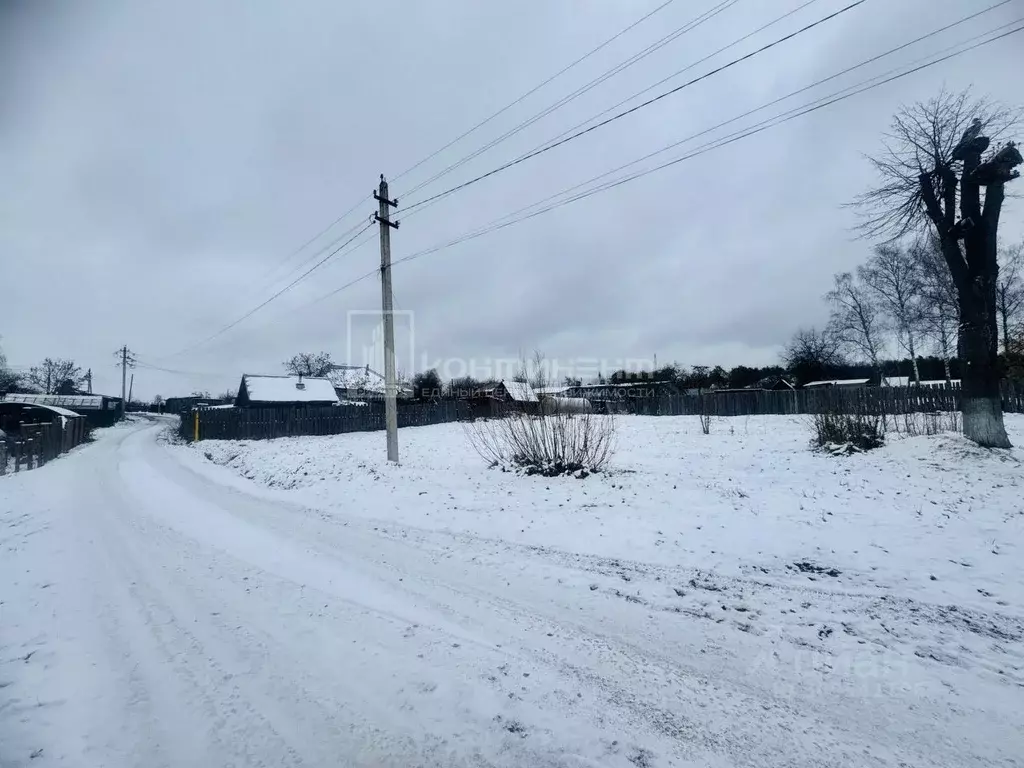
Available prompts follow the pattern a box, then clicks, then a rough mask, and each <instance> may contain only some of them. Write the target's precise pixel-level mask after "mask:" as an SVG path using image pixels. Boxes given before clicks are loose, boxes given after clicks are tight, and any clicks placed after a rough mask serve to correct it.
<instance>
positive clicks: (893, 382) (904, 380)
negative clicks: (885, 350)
mask: <svg viewBox="0 0 1024 768" xmlns="http://www.w3.org/2000/svg"><path fill="white" fill-rule="evenodd" d="M909 384H910V377H909V376H886V377H885V378H883V379H882V386H883V387H906V386H908V385H909Z"/></svg>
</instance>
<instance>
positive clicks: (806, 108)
mask: <svg viewBox="0 0 1024 768" xmlns="http://www.w3.org/2000/svg"><path fill="white" fill-rule="evenodd" d="M1002 4H1003V3H999V4H998V5H1002ZM998 5H997V6H993V7H998ZM989 10H990V9H989ZM984 12H985V11H982V12H981V13H984ZM977 15H979V14H973V15H971V16H968V17H965V18H963V19H961V20H959V21H958V22H954V23H951V24H949V25H946V26H945V27H942V28H939V29H936V30H934V31H932V32H930V33H928V34H926V35H923V36H921V37H919V38H915V40H912V41H910V42H908V43H904V44H902V45H900V46H897V47H896V48H893V49H891V50H889V51H887V52H885V53H882V54H878V55H876V56H873V57H871V58H870V59H867V60H865V61H864V62H861V63H859V64H856V65H854V66H851V67H848V68H846V69H844V70H842V71H841V72H838V73H836V74H834V75H831V76H829V77H826V78H823V79H822V80H819V81H816V82H815V83H812V84H811V85H808V86H805V87H803V88H800V89H798V90H796V91H793V92H792V93H790V94H787V95H786V96H783V97H780V98H778V99H775V100H774V101H772V102H768V103H767V104H764V105H762V106H760V107H757V108H756V109H753V110H749V111H748V112H745V113H743V114H742V115H740V116H738V117H735V118H732V119H730V120H727V121H725V122H723V123H720V124H718V125H717V126H714V127H712V128H709V129H706V130H705V131H702V132H700V133H698V134H693V135H692V136H689V137H687V138H686V139H682V140H680V141H677V142H674V143H673V144H670V145H668V146H666V147H663V148H662V149H660V150H657V151H656V152H654V153H650V154H649V155H646V156H644V157H642V158H640V159H639V160H636V161H633V162H632V163H629V164H627V165H625V166H620V167H619V168H616V169H613V170H611V171H608V172H606V173H604V174H601V175H599V176H596V177H594V178H592V179H589V180H587V181H584V182H581V183H580V184H577V185H575V186H574V187H570V188H568V189H566V190H563V191H562V192H559V193H557V194H556V195H554V196H549V197H548V198H545V199H544V200H541V201H538V202H535V203H532V204H530V205H528V206H525V207H524V208H521V209H519V211H526V210H529V209H530V208H534V207H536V206H537V205H541V204H542V203H544V202H545V201H546V200H550V199H551V198H552V197H559V196H562V195H564V194H565V193H566V192H570V191H572V190H574V189H577V188H579V187H582V186H585V185H587V184H590V183H592V182H593V181H595V180H598V179H600V178H602V177H604V176H608V175H610V174H612V173H615V172H617V171H618V170H622V169H624V168H625V167H628V166H629V165H635V164H636V163H637V162H642V161H643V160H645V159H649V158H650V157H651V156H653V155H656V154H659V153H661V152H664V151H666V150H667V149H671V148H673V147H675V146H678V145H679V144H681V143H684V142H686V141H689V140H692V139H693V138H695V137H697V136H700V135H703V134H706V133H708V132H710V131H713V130H716V129H717V128H719V127H722V126H723V125H726V124H729V123H731V122H735V121H736V120H739V119H742V117H745V116H748V115H750V114H753V113H754V112H757V111H760V110H762V109H765V108H767V107H768V106H771V105H773V104H775V103H778V102H779V101H782V100H784V99H787V98H790V97H791V96H793V95H796V94H798V93H801V92H803V91H806V90H808V89H809V88H813V87H815V86H816V85H820V84H822V83H824V82H828V81H830V80H833V79H835V78H837V77H839V76H841V75H843V74H846V73H848V72H850V71H853V70H856V69H858V68H860V67H862V66H865V65H867V64H869V63H871V62H874V61H877V60H879V59H881V58H883V57H885V56H888V55H891V54H892V53H895V52H897V51H899V50H903V49H905V48H906V47H908V46H910V45H913V44H915V43H917V42H921V41H922V40H924V39H927V38H929V37H932V36H934V35H936V34H939V33H941V32H943V31H945V30H948V29H950V28H952V27H955V26H957V25H958V24H962V23H964V22H966V21H968V20H970V19H972V18H974V17H975V16H977ZM1022 21H1024V19H1017V20H1015V21H1012V22H1009V23H1007V24H1003V25H1000V26H999V27H996V28H995V29H993V30H989V31H988V32H985V33H982V34H981V35H975V36H974V37H971V38H968V39H967V40H966V41H962V42H961V43H958V44H956V45H954V46H951V47H950V48H955V47H958V46H962V45H965V44H967V43H970V42H972V41H974V40H977V39H978V38H979V37H985V36H987V35H992V34H994V33H995V32H998V31H1000V30H1003V29H1007V28H1008V27H1011V26H1013V25H1014V24H1020V23H1021V22H1022ZM1021 31H1024V24H1022V25H1021V26H1018V27H1016V28H1014V29H1009V30H1008V31H1005V32H1002V33H1001V34H998V35H996V36H995V37H990V38H989V39H987V40H981V41H980V42H976V43H973V44H971V45H969V46H968V47H966V48H961V49H960V50H957V51H954V52H952V53H949V54H946V55H941V56H940V57H939V58H933V57H934V56H936V55H938V54H930V55H929V56H928V57H925V58H930V59H931V60H930V61H927V62H925V63H923V64H919V65H916V66H914V65H912V66H911V68H910V69H905V70H904V71H901V72H898V73H897V74H893V75H891V76H889V73H884V74H882V75H877V76H874V77H872V78H868V79H867V80H864V81H861V82H860V83H857V84H854V85H852V86H847V87H846V88H843V89H840V90H839V91H836V92H833V93H832V94H829V95H828V96H824V97H821V98H819V99H816V100H814V101H811V102H809V103H807V104H804V105H802V106H799V107H795V108H793V109H790V110H787V111H784V112H782V113H779V114H778V115H775V116H773V117H770V118H767V119H766V120H763V121H761V122H760V123H757V124H754V125H753V126H748V127H747V128H744V129H742V130H740V131H737V132H734V133H732V134H728V135H727V136H725V137H721V138H719V139H716V140H714V141H712V142H708V143H707V144H705V145H702V146H701V147H698V148H697V149H695V150H694V151H692V152H690V153H687V154H685V155H683V156H681V157H678V158H675V159H673V160H670V161H668V162H665V163H662V164H660V165H657V166H655V167H653V168H649V169H646V170H644V171H639V172H637V173H634V174H630V175H628V176H625V177H622V178H620V179H616V180H614V181H611V182H608V183H606V184H603V185H599V186H598V187H595V188H592V189H589V190H586V191H583V192H580V193H578V194H576V195H573V196H571V197H569V198H567V199H564V200H561V201H559V202H556V203H552V204H551V205H548V206H546V207H544V208H541V209H539V210H537V211H533V212H532V213H529V214H526V215H523V216H520V217H518V218H513V219H511V220H507V221H506V219H509V217H510V216H515V214H516V213H518V212H519V211H517V212H513V213H512V214H507V215H506V216H503V217H501V218H499V219H496V220H495V221H493V222H492V223H491V224H489V225H486V226H484V227H482V228H480V229H477V230H474V231H471V232H469V233H465V234H463V235H461V236H458V237H456V238H454V239H452V240H450V241H447V242H444V243H441V244H439V245H435V246H432V247H430V248H426V249H423V250H421V251H417V252H415V253H412V254H409V255H407V256H403V257H401V258H399V259H397V260H395V261H394V262H393V266H395V265H398V264H401V263H403V262H408V261H412V260H415V259H418V258H421V257H423V256H426V255H429V254H432V253H436V252H438V251H442V250H445V249H447V248H450V247H453V246H455V245H458V244H461V243H463V242H466V241H468V240H473V239H476V238H478V237H482V236H484V235H487V234H490V233H491V232H494V231H497V230H499V229H504V228H505V227H509V226H513V225H515V224H518V223H521V222H523V221H526V220H528V219H531V218H534V217H535V216H539V215H541V214H544V213H547V212H549V211H551V210H555V209H556V208H560V207H562V206H564V205H569V204H571V203H574V202H577V201H579V200H583V199H586V198H588V197H591V196H593V195H595V194H598V193H599V192H603V191H606V190H609V189H613V188H615V187H618V186H621V185H623V184H626V183H628V182H630V181H634V180H636V179H639V178H642V177H644V176H647V175H649V174H651V173H655V172H657V171H660V170H663V169H665V168H668V167H671V166H673V165H676V164H678V163H681V162H684V161H686V160H689V159H692V158H695V157H698V156H700V155H703V154H705V153H707V152H710V151H712V150H714V149H719V148H721V147H723V146H726V145H728V144H732V143H734V142H736V141H740V140H742V139H744V138H748V137H750V136H753V135H756V134H758V133H761V132H763V131H765V130H768V129H769V128H773V127H776V126H778V125H781V124H783V123H786V122H789V121H790V120H794V119H796V118H798V117H801V116H803V115H806V114H810V113H812V112H816V111H818V110H819V109H824V108H826V107H829V106H831V105H833V104H836V103H839V102H841V101H845V100H846V99H849V98H852V97H854V96H857V95H860V94H862V93H865V92H867V91H870V90H874V89H875V88H878V87H881V86H883V85H886V84H888V83H891V82H893V81H895V80H899V79H902V78H904V77H907V76H909V75H911V74H915V73H916V72H920V71H922V70H924V69H927V68H929V67H932V66H935V65H937V64H940V63H942V62H945V61H948V60H950V59H953V58H955V57H957V56H961V55H963V54H965V53H968V52H969V51H972V50H975V49H977V48H980V47H982V46H985V45H989V44H991V43H994V42H997V41H998V40H1001V39H1003V38H1006V37H1008V36H1010V35H1013V34H1016V33H1018V32H1021ZM950 48H946V49H944V51H947V50H950ZM944 51H940V52H939V53H943V52H944ZM918 61H920V59H919V60H918ZM897 69H900V68H897ZM895 71H896V70H889V72H895ZM879 78H882V79H879ZM364 242H365V241H364ZM379 271H380V270H379V268H375V269H373V270H370V271H368V272H366V273H365V274H363V275H360V276H359V277H356V278H355V279H353V280H350V281H349V282H347V283H345V284H344V285H341V286H339V287H338V288H335V289H333V290H332V291H330V292H329V293H327V294H324V295H322V296H320V297H318V298H316V299H314V300H313V301H311V302H307V303H306V304H303V305H302V306H301V307H299V309H304V308H308V307H310V306H313V305H315V304H318V303H320V302H322V301H325V300H326V299H329V298H331V297H333V296H336V295H337V294H339V293H341V292H343V291H345V290H347V289H349V288H351V287H353V286H355V285H357V284H358V283H360V282H363V281H364V280H367V279H369V278H371V277H373V276H374V275H376V274H378V273H379ZM257 309H258V308H257ZM242 319H244V318H242ZM239 322H240V320H239ZM236 324H237V323H236ZM216 335H219V333H218V334H216ZM202 343H205V342H202Z"/></svg>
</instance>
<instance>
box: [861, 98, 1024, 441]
mask: <svg viewBox="0 0 1024 768" xmlns="http://www.w3.org/2000/svg"><path fill="white" fill-rule="evenodd" d="M1019 117H1020V112H1019V111H1016V112H1015V111H1012V110H1008V109H1006V108H1004V107H1000V106H998V105H995V104H992V103H989V102H986V101H984V100H974V99H972V98H971V97H970V94H969V93H968V92H966V91H964V92H962V93H956V94H954V93H948V92H945V91H943V92H941V93H940V94H939V95H938V96H937V97H935V98H934V99H932V100H930V101H928V102H923V103H920V102H919V103H917V104H915V105H913V106H911V107H904V108H903V109H901V110H900V111H899V113H898V114H897V115H896V117H895V118H894V120H893V123H892V130H891V132H890V133H889V134H888V136H887V140H886V142H885V150H884V152H883V153H882V154H881V155H880V156H878V157H876V158H874V159H873V160H872V163H873V165H874V167H875V169H876V170H877V171H878V173H879V175H880V176H881V177H882V184H881V186H879V187H877V188H875V189H873V190H870V191H868V192H866V193H865V194H864V195H862V196H861V197H860V198H858V200H857V203H858V204H859V205H860V206H861V207H862V210H863V211H864V214H865V219H864V222H863V231H864V232H865V233H866V234H868V235H871V236H878V235H881V234H885V235H888V236H890V237H891V238H898V237H902V236H903V235H905V234H907V233H909V232H912V231H921V230H922V229H927V230H930V231H933V232H934V233H935V236H936V237H937V239H938V242H939V247H940V249H941V251H942V255H943V257H944V258H945V261H946V265H947V266H948V267H949V271H950V274H951V275H952V278H953V282H954V284H955V285H956V290H957V301H958V304H959V307H960V326H959V350H960V357H961V360H962V362H963V364H964V365H963V369H964V370H963V375H962V379H963V397H962V398H961V408H962V411H963V424H964V435H966V436H967V437H968V438H970V439H971V440H973V441H974V442H976V443H978V444H979V445H983V446H989V447H999V448H1009V447H1010V439H1009V438H1008V437H1007V435H1006V428H1005V426H1004V424H1003V411H1002V402H1001V399H1000V392H999V375H1000V374H999V347H998V337H999V333H998V324H997V320H996V282H997V278H998V273H999V268H998V262H997V258H996V244H997V236H998V228H999V216H1000V213H1001V212H1002V207H1003V199H1004V197H1005V189H1004V185H1005V184H1006V183H1007V182H1009V181H1012V180H1014V179H1015V178H1017V177H1018V176H1019V175H1020V174H1019V172H1018V171H1017V170H1015V169H1016V167H1017V166H1018V165H1020V164H1021V163H1022V162H1024V158H1022V157H1021V154H1020V152H1019V151H1018V150H1017V147H1016V146H1015V145H1014V143H1013V142H1012V141H1011V142H1007V143H1005V145H1003V146H1002V147H1001V148H1000V149H998V150H996V151H994V152H992V153H991V154H989V155H988V156H987V157H983V156H984V155H985V153H986V151H987V150H988V149H989V147H990V145H991V144H992V142H993V141H998V140H1000V139H1001V137H1003V136H1004V135H1006V134H1007V133H1008V132H1009V131H1010V130H1011V129H1013V128H1015V127H1016V125H1017V122H1018V118H1019ZM982 188H984V190H985V192H984V195H982Z"/></svg>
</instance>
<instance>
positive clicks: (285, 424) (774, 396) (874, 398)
mask: <svg viewBox="0 0 1024 768" xmlns="http://www.w3.org/2000/svg"><path fill="white" fill-rule="evenodd" d="M620 405H621V406H622V408H621V409H618V410H620V411H624V412H626V413H630V414H637V415H646V416H697V415H711V416H755V415H767V414H779V415H797V414H813V413H821V412H823V411H838V412H843V413H853V412H859V413H868V414H879V415H881V414H893V415H896V414H903V413H919V412H921V413H932V412H936V411H956V410H959V408H960V390H959V389H948V388H925V387H920V388H918V387H907V388H904V387H864V388H856V389H854V388H849V389H847V388H841V387H832V388H828V389H800V390H796V391H779V392H775V391H765V390H749V391H744V390H739V391H735V390H734V391H728V392H706V393H704V394H701V395H678V396H671V397H658V398H631V397H625V398H624V399H623V401H622V403H621V404H620ZM1003 410H1004V411H1006V412H1007V413H1024V388H1020V387H1016V388H1015V387H1014V386H1013V385H1011V384H1006V385H1005V386H1004V389H1003ZM474 416H477V417H479V416H480V414H479V413H474V411H473V410H472V408H471V406H470V405H469V404H467V403H466V402H464V401H456V400H446V401H441V402H439V403H425V404H418V405H400V406H399V408H398V426H399V427H416V426H425V425H427V424H443V423H446V422H451V421H465V420H469V419H472V418H474ZM379 429H384V409H383V407H382V406H381V404H379V403H375V404H372V405H367V406H331V407H317V408H224V409H220V408H207V409H199V410H196V411H192V412H189V413H183V414H181V425H180V427H179V434H180V435H181V437H182V438H184V439H185V440H189V441H193V440H265V439H270V438H275V437H299V436H303V435H339V434H343V433H346V432H370V431H374V430H379Z"/></svg>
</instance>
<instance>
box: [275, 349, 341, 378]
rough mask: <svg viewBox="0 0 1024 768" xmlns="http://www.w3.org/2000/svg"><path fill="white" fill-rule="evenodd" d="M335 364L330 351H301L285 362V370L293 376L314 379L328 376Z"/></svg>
mask: <svg viewBox="0 0 1024 768" xmlns="http://www.w3.org/2000/svg"><path fill="white" fill-rule="evenodd" d="M333 366H334V362H333V361H332V360H331V355H330V353H329V352H316V353H314V352H300V353H299V354H297V355H294V356H293V357H292V358H291V359H290V360H286V361H285V362H284V367H285V370H286V371H288V372H289V373H290V374H292V375H293V376H304V377H306V378H314V379H317V378H321V377H323V376H326V375H327V374H328V373H330V372H331V369H332V368H333Z"/></svg>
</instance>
